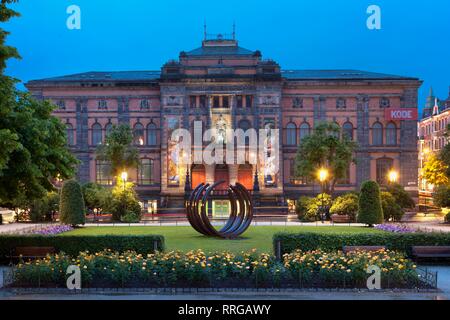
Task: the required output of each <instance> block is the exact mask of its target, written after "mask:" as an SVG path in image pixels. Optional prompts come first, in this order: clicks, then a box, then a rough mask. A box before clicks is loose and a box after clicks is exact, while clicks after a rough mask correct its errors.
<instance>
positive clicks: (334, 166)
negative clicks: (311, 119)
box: [295, 122, 357, 194]
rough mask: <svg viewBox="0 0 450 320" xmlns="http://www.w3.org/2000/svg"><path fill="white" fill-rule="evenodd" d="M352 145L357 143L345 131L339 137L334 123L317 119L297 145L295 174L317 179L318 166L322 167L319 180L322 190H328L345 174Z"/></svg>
mask: <svg viewBox="0 0 450 320" xmlns="http://www.w3.org/2000/svg"><path fill="white" fill-rule="evenodd" d="M356 148H357V144H356V143H355V142H354V141H351V140H350V139H349V138H348V137H347V136H346V135H342V137H341V132H340V128H339V126H338V125H337V124H336V123H334V122H323V123H320V124H319V125H317V127H316V128H315V130H314V132H313V133H312V134H311V135H309V136H307V137H304V138H303V139H302V141H301V143H300V145H299V146H298V150H297V156H296V159H295V173H296V176H297V177H300V178H302V177H306V178H309V179H313V180H317V172H318V171H319V170H320V169H322V168H323V169H326V170H327V171H328V178H327V181H326V183H324V184H323V188H322V192H326V193H329V194H332V193H333V192H334V187H335V185H336V183H337V181H338V180H340V179H344V178H346V177H347V170H348V167H349V165H350V163H352V162H354V161H355V160H354V158H353V153H354V152H355V150H356Z"/></svg>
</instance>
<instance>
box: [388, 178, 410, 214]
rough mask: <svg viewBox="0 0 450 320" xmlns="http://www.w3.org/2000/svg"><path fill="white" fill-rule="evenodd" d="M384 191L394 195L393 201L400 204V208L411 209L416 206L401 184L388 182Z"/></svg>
mask: <svg viewBox="0 0 450 320" xmlns="http://www.w3.org/2000/svg"><path fill="white" fill-rule="evenodd" d="M386 191H387V192H389V193H390V194H391V195H392V196H393V197H394V199H395V202H396V203H397V204H398V205H399V206H400V208H407V209H412V208H414V207H415V206H416V203H415V202H414V200H413V198H412V197H411V195H410V194H409V193H408V192H406V191H405V188H403V186H402V185H401V184H398V183H394V184H389V185H388V186H387V187H386Z"/></svg>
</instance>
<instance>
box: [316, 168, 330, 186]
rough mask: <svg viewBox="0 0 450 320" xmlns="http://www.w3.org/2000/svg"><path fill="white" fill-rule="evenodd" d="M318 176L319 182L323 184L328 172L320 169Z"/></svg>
mask: <svg viewBox="0 0 450 320" xmlns="http://www.w3.org/2000/svg"><path fill="white" fill-rule="evenodd" d="M318 176H319V181H320V182H321V183H324V182H325V181H326V180H327V178H328V170H327V169H325V168H322V169H320V170H319V174H318Z"/></svg>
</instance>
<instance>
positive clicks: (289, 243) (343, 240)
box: [273, 232, 450, 254]
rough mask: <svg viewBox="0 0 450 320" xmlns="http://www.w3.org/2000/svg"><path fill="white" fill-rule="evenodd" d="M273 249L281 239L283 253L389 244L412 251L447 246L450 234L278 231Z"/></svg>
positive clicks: (392, 248) (449, 242)
mask: <svg viewBox="0 0 450 320" xmlns="http://www.w3.org/2000/svg"><path fill="white" fill-rule="evenodd" d="M273 241H274V242H273V245H274V251H275V250H276V248H277V242H278V241H280V242H281V253H282V254H284V253H289V252H292V251H294V250H296V249H300V250H303V251H309V250H316V249H322V250H324V251H335V250H342V247H343V246H386V248H387V249H390V250H396V251H401V252H405V253H407V254H410V253H411V247H412V246H448V245H450V233H424V232H415V233H393V232H383V233H372V232H371V233H368V232H366V233H349V234H342V233H340V234H338V233H319V232H305V233H284V232H282V233H277V234H275V235H274V236H273Z"/></svg>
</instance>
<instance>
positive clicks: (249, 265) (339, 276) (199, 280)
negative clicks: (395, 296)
mask: <svg viewBox="0 0 450 320" xmlns="http://www.w3.org/2000/svg"><path fill="white" fill-rule="evenodd" d="M69 265H77V266H79V267H80V270H81V279H82V286H83V287H103V288H108V287H132V288H138V287H146V288H154V287H216V288H218V287H220V288H227V287H241V288H259V287H260V288H263V287H284V288H288V287H291V288H307V287H323V288H326V287H333V288H338V287H339V288H344V287H346V288H349V287H351V288H356V287H357V288H364V287H366V280H367V278H368V276H369V275H368V274H367V273H366V268H367V266H369V265H377V266H379V267H380V268H381V270H382V285H383V287H384V288H388V287H389V288H415V287H420V286H422V285H421V282H420V281H419V277H418V275H417V273H416V270H415V265H414V264H413V263H412V262H411V261H410V260H408V259H405V257H404V256H403V255H402V254H399V253H396V252H392V251H383V250H381V251H378V252H354V253H350V254H347V255H345V254H344V253H342V252H341V251H338V252H333V253H326V252H323V251H321V250H315V251H310V252H301V251H295V252H293V253H291V254H286V255H284V256H283V259H282V261H277V260H276V259H275V258H274V257H273V256H271V255H269V254H256V253H255V252H250V253H242V254H240V255H234V254H232V253H228V252H223V253H217V254H205V253H204V252H202V251H195V252H192V251H191V252H188V253H181V252H169V253H155V254H146V255H143V254H137V253H135V252H132V251H127V252H124V253H122V254H120V253H116V252H112V251H111V250H105V251H101V252H98V253H89V252H82V253H80V254H79V255H78V256H77V257H75V258H71V257H70V256H68V255H65V254H59V255H49V256H47V258H45V259H42V260H36V261H32V262H25V263H21V264H19V265H18V266H17V268H16V270H15V277H14V279H15V281H14V284H13V286H15V287H37V286H42V287H65V285H66V277H67V275H66V269H67V267H68V266H69Z"/></svg>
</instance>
